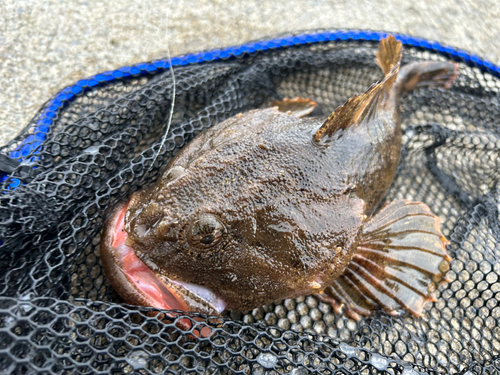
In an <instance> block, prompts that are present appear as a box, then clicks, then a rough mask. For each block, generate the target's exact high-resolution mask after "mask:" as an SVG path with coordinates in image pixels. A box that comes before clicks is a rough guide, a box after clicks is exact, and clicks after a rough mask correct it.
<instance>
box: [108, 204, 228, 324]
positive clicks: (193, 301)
mask: <svg viewBox="0 0 500 375" xmlns="http://www.w3.org/2000/svg"><path fill="white" fill-rule="evenodd" d="M129 204H130V202H127V203H125V204H122V205H120V206H119V207H117V208H116V209H115V210H114V211H113V213H112V214H111V217H110V218H109V219H108V220H107V222H106V224H105V226H104V229H103V232H102V237H101V261H102V264H103V268H104V272H105V274H106V276H107V278H108V280H109V282H110V283H111V285H112V286H113V288H114V289H115V290H116V291H117V292H118V294H119V295H120V296H121V297H122V298H123V299H124V300H125V302H127V303H130V304H132V305H139V306H150V307H155V308H158V309H164V310H182V311H189V312H199V313H204V314H208V315H220V314H221V313H222V312H223V311H224V310H225V308H226V303H225V302H224V301H223V300H222V299H221V298H219V297H218V296H217V295H216V294H215V293H213V292H212V291H211V290H209V289H208V288H206V287H203V286H200V285H195V284H190V283H186V282H182V281H178V280H173V279H170V278H168V277H165V276H162V275H159V274H157V273H155V272H153V271H152V270H151V269H150V268H149V267H148V266H147V265H146V264H145V263H144V262H143V261H141V260H140V259H139V258H138V257H137V255H136V254H135V251H134V249H133V248H132V247H130V246H128V245H127V244H126V240H127V238H128V234H127V232H126V231H125V230H124V221H125V213H126V212H127V209H128V206H129Z"/></svg>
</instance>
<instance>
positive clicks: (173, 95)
mask: <svg viewBox="0 0 500 375" xmlns="http://www.w3.org/2000/svg"><path fill="white" fill-rule="evenodd" d="M168 14H169V12H168V11H167V14H166V17H165V18H166V26H165V28H166V34H167V43H166V46H167V59H168V62H169V70H170V74H171V75H172V103H171V105H170V113H169V115H168V120H167V126H166V129H165V133H164V134H163V137H162V139H161V142H160V146H159V147H158V151H157V152H156V155H155V157H154V158H153V161H152V162H151V165H150V166H149V168H148V170H147V171H146V173H145V174H144V175H143V178H144V177H146V176H147V174H148V173H149V172H150V171H151V169H152V168H153V166H154V164H155V162H156V159H158V155H159V154H160V151H161V149H162V148H163V146H164V145H165V142H166V140H167V136H168V132H169V131H170V125H171V124H172V117H173V115H174V107H175V95H176V91H175V85H176V82H175V74H174V68H173V66H172V58H171V56H170V48H169V40H170V35H169V33H168V26H169V23H168V22H169V20H168Z"/></svg>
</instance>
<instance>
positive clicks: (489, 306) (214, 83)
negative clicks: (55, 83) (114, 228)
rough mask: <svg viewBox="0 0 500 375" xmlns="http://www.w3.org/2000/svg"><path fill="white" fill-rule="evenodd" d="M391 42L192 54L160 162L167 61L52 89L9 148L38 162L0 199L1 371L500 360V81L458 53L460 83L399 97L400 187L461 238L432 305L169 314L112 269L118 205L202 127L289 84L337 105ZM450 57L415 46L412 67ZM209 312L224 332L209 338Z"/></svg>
mask: <svg viewBox="0 0 500 375" xmlns="http://www.w3.org/2000/svg"><path fill="white" fill-rule="evenodd" d="M376 47H377V43H376V42H370V41H362V40H338V41H322V42H320V43H297V45H292V46H288V47H281V48H271V49H267V50H261V51H256V52H252V53H241V54H234V53H233V54H229V55H228V56H222V57H224V58H221V59H216V60H217V61H207V62H204V63H202V64H187V65H185V66H182V64H179V66H177V67H176V68H174V69H175V76H176V90H177V94H176V97H175V107H174V115H173V121H172V124H171V129H170V133H169V135H168V137H167V141H166V143H165V147H163V148H162V149H161V151H160V152H159V155H158V158H157V159H156V161H155V163H154V165H151V163H152V162H153V160H154V156H155V153H156V151H157V150H158V148H159V145H158V143H159V139H160V138H161V136H162V134H163V131H164V129H165V126H166V121H167V119H168V114H169V112H170V108H171V105H172V77H171V74H170V72H169V71H168V69H164V68H155V69H153V68H151V69H149V68H148V67H150V66H154V65H152V64H150V65H147V66H146V68H145V69H139V70H137V69H136V70H137V71H134V70H133V69H129V70H127V71H126V73H125V74H122V75H121V76H120V75H117V74H115V78H114V79H107V78H106V77H109V76H110V75H109V74H108V75H107V76H106V75H104V76H103V77H104V79H100V78H102V77H100V76H99V75H98V76H96V77H94V78H95V79H94V80H92V79H89V80H85V81H80V82H79V83H78V84H77V85H75V86H73V88H71V91H72V92H70V91H68V90H66V91H65V92H66V93H67V94H65V96H62V99H60V98H61V96H58V97H56V98H55V99H53V100H52V101H50V102H48V103H47V105H46V106H44V107H43V108H42V109H41V110H40V112H39V113H38V114H37V116H35V117H34V119H33V120H32V121H31V122H30V123H29V124H28V126H27V127H26V128H25V129H24V130H23V132H22V133H21V134H20V135H19V136H18V137H16V138H15V139H13V140H12V141H11V142H10V143H9V144H8V145H6V146H5V147H4V148H3V152H4V153H6V154H10V155H11V156H13V157H16V158H22V159H23V160H24V162H23V163H22V164H21V165H20V166H19V167H18V168H17V169H16V170H15V171H14V172H13V173H12V174H11V175H10V177H9V178H7V179H5V177H4V179H5V181H4V182H3V184H4V185H3V188H2V190H3V191H4V192H3V194H1V195H0V223H1V226H0V238H1V239H2V241H3V242H2V244H1V245H0V267H1V269H2V272H1V274H0V372H2V371H3V372H6V373H50V372H53V373H74V372H77V373H110V372H111V373H122V372H123V373H140V374H149V373H189V374H201V373H203V374H204V373H207V374H226V373H241V374H294V375H299V374H308V373H321V374H334V373H335V374H351V373H352V374H387V373H390V374H405V375H410V374H417V373H459V372H462V373H466V372H468V373H470V374H494V373H498V371H499V369H500V324H499V323H500V304H499V302H500V281H499V275H500V264H499V263H498V255H499V251H500V249H499V240H500V229H499V225H498V220H499V211H498V209H499V192H498V190H497V182H498V177H499V170H500V169H499V167H500V166H499V164H500V158H499V156H500V155H499V153H500V130H499V127H498V125H497V123H496V119H498V118H500V101H499V96H498V91H499V89H500V80H499V79H498V78H497V77H495V75H494V74H490V73H487V72H486V69H479V68H478V67H474V66H473V64H472V63H471V62H470V59H467V58H464V57H463V56H462V58H461V57H460V56H459V55H455V57H456V59H457V60H460V61H461V62H460V63H459V65H460V70H459V75H458V77H457V79H456V81H455V83H454V85H453V87H452V88H451V89H450V90H442V89H422V90H419V91H415V92H413V93H410V94H405V95H404V96H403V97H402V98H401V111H402V125H403V131H404V148H403V152H402V162H401V166H400V168H399V171H398V175H397V177H396V179H395V181H394V183H393V186H392V188H391V189H390V191H389V193H388V196H387V198H386V200H387V201H393V200H396V199H409V200H412V201H422V202H424V203H426V204H427V205H429V207H431V209H432V211H433V212H434V213H435V214H437V215H438V216H440V217H441V218H442V219H443V228H442V229H443V232H444V234H445V236H446V237H447V238H448V239H450V241H451V243H450V245H449V246H448V253H449V254H450V255H451V257H452V258H453V259H454V260H453V262H452V263H451V270H450V272H449V274H448V277H449V278H450V280H451V282H449V283H447V284H444V285H442V286H440V288H439V290H438V300H437V302H435V303H428V304H427V305H426V306H425V310H424V316H423V317H422V318H416V317H414V316H411V315H409V314H402V315H400V316H390V315H388V314H386V313H384V312H382V311H376V312H374V313H373V314H372V315H371V316H370V317H367V318H363V319H362V320H361V321H359V322H356V321H354V320H352V319H349V318H347V317H345V316H344V315H342V314H340V315H337V314H335V313H334V312H333V310H332V308H331V307H330V306H329V305H328V304H325V303H322V302H320V301H318V300H317V299H316V298H315V297H313V296H308V297H300V298H296V299H288V300H284V301H281V302H275V303H272V304H269V305H266V306H263V307H260V308H257V309H255V310H253V311H251V312H247V313H238V312H228V313H227V314H226V315H225V316H224V317H223V318H217V319H216V318H210V319H207V318H203V319H198V320H194V318H193V316H189V317H187V316H179V317H177V318H172V317H169V316H168V315H165V314H164V313H162V312H158V311H155V310H154V309H151V308H145V307H134V306H128V305H125V304H123V303H122V302H123V301H121V300H120V298H119V297H118V295H117V294H116V293H115V292H114V291H113V289H112V288H111V287H110V285H109V283H108V282H107V280H106V278H105V276H104V273H103V270H102V267H101V263H100V260H99V241H100V237H99V235H100V231H101V229H102V225H103V222H104V220H105V218H106V217H107V215H108V214H109V213H110V211H111V209H112V208H113V207H114V206H115V205H116V204H117V203H118V202H120V201H123V200H125V199H126V198H127V197H129V196H130V195H131V193H132V192H134V191H136V190H138V189H140V188H141V187H144V186H147V185H148V184H150V183H152V182H153V181H154V180H155V179H156V178H157V176H158V173H159V171H160V169H161V167H162V166H164V165H165V164H166V163H167V162H168V160H169V159H170V158H171V157H172V156H173V155H175V154H176V152H178V150H179V149H180V148H182V147H183V146H184V145H185V144H187V143H188V142H189V141H190V140H191V139H192V138H193V137H194V136H195V135H196V134H198V133H200V132H201V131H203V130H204V129H206V128H208V127H210V126H213V125H215V124H217V123H219V122H221V121H223V120H224V119H226V118H229V117H231V116H233V115H236V114H238V113H240V112H244V111H247V110H250V109H253V108H259V107H266V106H268V105H269V103H270V101H271V100H275V99H279V98H282V97H295V96H301V97H308V98H311V99H312V100H314V101H316V102H318V104H319V105H318V109H317V110H316V111H317V113H318V114H323V115H328V114H329V113H330V112H331V111H333V110H334V109H335V108H336V107H337V106H338V105H340V104H342V103H343V102H344V101H345V100H346V99H347V98H348V97H350V96H351V95H353V94H355V93H360V92H363V91H364V90H365V89H366V88H367V87H368V86H369V85H371V84H372V83H373V82H375V81H377V80H379V79H380V77H381V72H380V69H379V68H378V67H377V66H376V64H375V61H374V56H375V52H376ZM448 52H449V51H448ZM235 55H238V56H237V57H235ZM449 57H450V53H448V54H447V55H446V54H444V53H438V52H436V51H434V50H430V49H428V48H417V47H411V46H406V47H405V48H404V54H403V63H407V62H410V61H417V60H445V59H446V58H449ZM476 65H477V64H476ZM75 87H76V89H75ZM78 88H80V90H79V89H78ZM54 100H56V102H57V103H58V105H54V103H55V101H54ZM47 119H49V120H47ZM49 125H50V126H49ZM179 319H190V320H192V323H193V327H192V328H191V329H190V330H187V331H186V330H183V329H182V328H179V327H178V324H177V323H178V322H179ZM207 326H208V327H210V328H208V329H210V330H211V334H210V335H208V336H209V337H201V338H200V337H198V336H199V335H198V334H197V332H199V331H200V330H201V329H203V327H207ZM205 329H207V328H205Z"/></svg>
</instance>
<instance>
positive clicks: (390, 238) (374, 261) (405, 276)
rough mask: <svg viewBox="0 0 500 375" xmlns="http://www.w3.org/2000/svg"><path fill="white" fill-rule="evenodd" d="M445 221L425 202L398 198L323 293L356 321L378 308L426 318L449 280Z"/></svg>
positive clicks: (365, 233)
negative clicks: (430, 304)
mask: <svg viewBox="0 0 500 375" xmlns="http://www.w3.org/2000/svg"><path fill="white" fill-rule="evenodd" d="M440 223H441V219H439V218H438V217H437V216H435V215H433V214H432V213H431V211H430V209H429V207H427V206H426V205H425V204H423V203H420V202H409V201H397V202H394V203H391V204H389V205H388V206H386V207H384V208H383V209H382V210H380V211H379V212H378V213H377V214H376V215H375V216H374V217H373V218H371V219H370V220H369V221H368V222H367V223H366V224H365V225H364V227H363V236H362V240H361V242H360V244H359V245H358V247H357V250H356V252H355V255H354V257H353V259H352V260H351V263H349V264H348V266H347V267H346V269H345V271H344V273H343V274H342V275H341V276H340V277H338V278H337V279H336V280H335V281H334V283H333V285H332V286H329V287H328V288H327V289H325V291H324V293H323V294H322V295H321V296H322V299H323V300H326V301H328V300H331V301H330V302H333V304H332V306H334V307H337V308H338V306H339V304H342V303H343V304H344V305H345V306H346V314H347V315H348V316H351V317H353V318H355V319H359V318H360V316H361V315H369V314H370V311H371V310H373V309H375V308H382V309H384V310H385V311H387V312H388V313H389V314H396V310H398V309H400V308H404V309H406V310H407V311H409V312H411V313H412V314H414V315H417V316H421V315H422V311H423V306H424V304H425V302H426V301H435V300H436V297H435V290H436V288H437V286H438V285H439V284H440V283H441V282H443V281H446V277H445V275H446V272H447V271H448V269H449V265H450V261H451V258H450V257H449V256H448V254H447V253H446V244H447V243H448V241H447V240H446V239H445V238H444V236H443V234H442V233H441V230H440Z"/></svg>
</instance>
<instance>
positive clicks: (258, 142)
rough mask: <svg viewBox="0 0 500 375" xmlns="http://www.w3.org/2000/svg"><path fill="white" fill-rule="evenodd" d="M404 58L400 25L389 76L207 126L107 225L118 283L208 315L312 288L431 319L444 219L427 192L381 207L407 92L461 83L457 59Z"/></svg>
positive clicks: (135, 298) (142, 298) (383, 53)
mask: <svg viewBox="0 0 500 375" xmlns="http://www.w3.org/2000/svg"><path fill="white" fill-rule="evenodd" d="M401 56H402V44H401V42H399V41H397V40H396V38H395V37H394V36H388V37H387V38H385V39H383V40H381V41H380V43H379V47H378V51H377V55H376V62H377V64H378V66H379V67H380V68H381V70H382V73H383V78H382V79H381V80H380V82H378V83H375V84H373V85H371V86H370V87H369V88H368V89H367V90H366V91H365V92H364V93H362V94H359V95H358V94H356V95H354V96H352V97H351V98H349V99H348V100H347V101H346V102H345V103H344V104H343V105H341V106H339V107H338V108H337V109H336V110H335V111H334V112H333V113H331V114H330V116H328V117H327V118H322V117H309V116H307V115H308V114H309V113H310V112H311V110H309V109H307V108H305V107H304V105H305V106H307V103H308V102H310V101H309V100H303V99H300V98H296V99H288V100H285V101H283V103H282V104H283V105H282V107H283V108H285V109H284V110H283V111H280V110H279V108H277V107H271V108H265V109H256V110H251V111H249V112H246V113H242V114H238V115H237V116H234V117H232V118H230V119H227V120H225V121H223V122H221V123H219V124H217V125H215V126H213V127H212V128H210V129H208V130H206V131H205V132H203V133H201V134H199V135H198V136H196V137H195V138H194V139H193V140H192V141H191V142H190V143H189V144H188V145H187V146H186V147H184V148H183V149H182V150H181V151H180V152H179V153H178V154H177V155H176V156H175V157H174V158H173V159H172V160H171V161H170V162H169V163H168V165H167V166H166V167H165V169H164V170H163V172H162V173H161V175H160V177H159V179H158V181H157V182H156V183H155V184H153V185H151V186H149V187H146V188H145V189H143V190H140V191H137V192H135V193H134V194H133V195H132V196H131V198H130V200H129V201H128V202H125V203H122V204H120V205H119V206H118V207H117V208H116V209H115V210H114V211H113V213H112V214H111V215H110V217H109V219H108V220H107V222H106V223H105V226H104V229H103V232H102V236H101V245H100V256H101V261H102V264H103V268H104V270H105V273H106V276H107V278H108V280H109V282H110V283H111V285H112V286H113V288H114V289H115V290H116V291H117V292H118V294H119V295H120V296H121V297H122V298H123V299H124V300H125V301H126V302H127V303H130V304H134V305H141V306H152V307H155V308H158V309H167V310H171V309H174V310H182V311H188V312H196V313H203V314H208V315H220V314H222V313H223V312H224V311H225V310H236V311H242V312H244V311H249V310H251V309H254V308H256V307H260V306H262V305H265V304H267V303H270V302H273V301H277V300H283V299H285V298H293V297H298V296H302V295H310V294H313V295H316V296H317V297H318V298H319V299H320V300H321V301H324V302H328V303H330V304H331V305H332V306H333V308H334V310H335V311H336V312H338V313H341V312H342V309H344V313H345V314H346V315H347V316H349V317H351V318H354V319H356V320H359V319H361V317H363V316H368V315H370V313H371V312H372V311H373V310H375V309H382V310H384V311H386V312H387V313H389V314H393V315H395V314H399V313H401V312H404V311H408V312H409V313H411V314H413V315H415V316H422V314H423V306H424V304H425V303H426V302H428V301H435V300H436V289H437V287H438V286H439V285H440V284H441V283H444V282H446V281H448V279H447V277H446V274H447V272H448V270H449V267H450V262H451V260H452V259H451V258H450V256H449V255H448V254H447V252H446V245H447V244H448V241H447V239H446V238H445V237H444V235H443V233H442V232H441V229H440V226H441V219H440V218H439V217H437V216H435V215H434V214H433V213H432V212H431V210H430V208H429V207H428V206H427V205H425V204H423V203H421V202H410V201H407V200H400V201H395V202H391V203H389V204H386V205H384V206H383V207H381V208H380V204H381V202H382V200H383V198H384V197H385V195H386V193H387V191H388V190H389V188H390V186H391V184H392V182H393V180H394V178H395V175H396V172H397V168H398V165H399V161H400V153H401V148H402V130H401V120H400V113H399V98H400V96H401V94H402V93H404V92H409V91H412V90H415V89H418V88H421V87H425V88H449V87H451V85H452V84H453V81H454V79H455V77H456V75H457V69H458V65H457V64H455V63H452V62H447V61H426V62H412V63H409V64H406V65H403V66H401ZM312 103H313V104H314V105H316V103H314V102H312ZM291 109H294V110H291ZM295 109H296V110H295Z"/></svg>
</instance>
